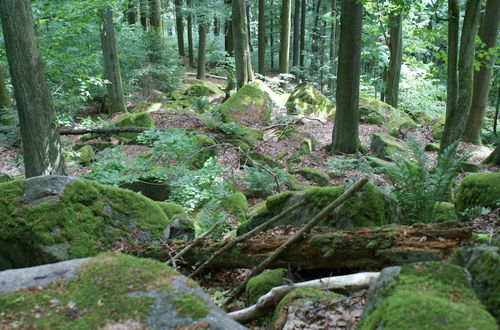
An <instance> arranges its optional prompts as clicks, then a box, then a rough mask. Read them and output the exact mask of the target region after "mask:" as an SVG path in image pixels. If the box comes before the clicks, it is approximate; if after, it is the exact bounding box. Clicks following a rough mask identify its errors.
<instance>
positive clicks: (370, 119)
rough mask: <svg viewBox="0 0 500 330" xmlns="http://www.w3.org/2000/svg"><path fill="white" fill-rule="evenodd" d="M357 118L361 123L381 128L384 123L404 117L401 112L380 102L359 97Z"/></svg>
mask: <svg viewBox="0 0 500 330" xmlns="http://www.w3.org/2000/svg"><path fill="white" fill-rule="evenodd" d="M359 116H360V118H359V120H360V122H362V123H367V124H375V125H380V126H382V125H384V123H387V122H389V121H391V120H394V119H397V118H400V117H405V116H406V115H405V114H404V113H403V112H402V111H400V110H398V109H396V108H394V107H392V106H390V105H389V104H387V103H384V102H382V101H380V100H377V99H371V98H366V97H360V98H359Z"/></svg>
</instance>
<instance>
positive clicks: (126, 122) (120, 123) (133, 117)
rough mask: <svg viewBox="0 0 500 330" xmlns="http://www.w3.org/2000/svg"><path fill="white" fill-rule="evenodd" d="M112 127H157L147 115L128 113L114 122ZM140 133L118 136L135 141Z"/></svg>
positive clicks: (143, 113) (120, 134)
mask: <svg viewBox="0 0 500 330" xmlns="http://www.w3.org/2000/svg"><path fill="white" fill-rule="evenodd" d="M112 125H113V126H116V127H127V126H137V127H151V128H152V127H155V122H154V120H153V118H152V117H151V116H150V115H149V114H147V113H145V112H141V113H126V114H124V115H122V116H120V117H118V118H116V119H115V120H113V121H112ZM137 135H138V133H119V134H118V136H120V137H122V138H125V139H135V138H136V137H137Z"/></svg>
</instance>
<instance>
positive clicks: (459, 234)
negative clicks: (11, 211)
mask: <svg viewBox="0 0 500 330" xmlns="http://www.w3.org/2000/svg"><path fill="white" fill-rule="evenodd" d="M348 1H351V0H348ZM389 228H390V229H389ZM291 236H293V234H288V235H276V233H274V232H273V231H272V230H270V231H267V232H265V233H262V234H260V235H258V236H256V237H254V238H251V239H249V240H248V241H245V242H244V243H242V244H239V245H236V246H234V247H233V248H231V249H230V250H228V251H227V252H225V253H224V254H222V255H221V256H220V257H219V258H217V259H214V260H213V262H211V263H210V265H209V267H208V268H211V269H221V268H253V267H255V266H257V265H259V264H260V263H261V262H262V261H263V260H265V259H267V258H268V257H269V256H270V255H271V254H272V253H273V252H274V251H275V250H276V249H277V248H279V247H280V246H281V245H282V244H283V243H285V242H286V241H287V240H288V239H289V238H290V237H291ZM471 236H472V233H471V229H470V228H468V227H466V226H462V225H458V224H452V223H441V224H431V225H423V224H420V225H415V226H395V225H394V226H390V227H376V228H361V229H350V230H334V229H332V230H331V231H328V230H327V229H322V231H321V234H318V233H312V234H308V235H306V236H305V237H304V239H302V240H300V241H298V242H296V243H294V244H293V246H292V247H291V248H289V249H287V250H286V251H284V252H283V253H282V254H280V257H279V258H277V259H275V260H274V261H273V262H272V263H271V264H270V265H268V267H269V268H278V267H286V268H288V267H291V268H293V269H301V270H315V269H316V270H321V269H334V270H344V271H346V270H348V271H350V272H352V271H358V270H363V271H367V270H379V269H382V268H384V267H389V266H395V265H402V264H405V263H410V262H416V261H431V260H432V261H436V260H446V259H447V257H448V256H449V255H450V254H451V253H453V251H454V250H455V249H456V248H458V247H459V246H460V242H462V241H463V240H467V239H470V238H471ZM170 247H171V248H173V249H176V250H179V251H180V250H182V248H183V246H182V245H179V246H175V245H173V246H172V245H171V246H170ZM218 248H220V240H212V239H207V240H205V241H204V242H201V243H200V244H199V245H197V246H196V247H194V248H193V249H192V250H191V252H190V253H189V254H187V255H185V256H184V258H183V259H184V262H185V263H187V264H188V265H196V264H201V263H203V262H204V261H206V260H207V259H208V258H210V256H211V255H212V254H213V253H215V251H217V250H218ZM142 251H143V247H140V248H138V252H134V251H127V253H132V254H136V253H139V254H140V253H141V252H142ZM145 254H146V256H149V257H154V258H155V259H159V260H165V261H167V260H168V259H170V254H171V250H168V251H166V250H165V251H163V252H162V251H160V252H158V250H153V249H151V251H148V252H146V253H145Z"/></svg>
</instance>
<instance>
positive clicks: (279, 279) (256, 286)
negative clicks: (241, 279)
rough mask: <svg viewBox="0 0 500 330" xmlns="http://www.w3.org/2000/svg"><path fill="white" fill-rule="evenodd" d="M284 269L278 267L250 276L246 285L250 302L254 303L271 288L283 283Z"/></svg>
mask: <svg viewBox="0 0 500 330" xmlns="http://www.w3.org/2000/svg"><path fill="white" fill-rule="evenodd" d="M285 274H286V269H284V268H278V269H272V270H267V271H265V272H263V273H261V274H259V275H257V276H254V277H252V278H251V279H250V280H249V281H248V283H247V287H246V293H247V295H248V300H249V303H250V304H252V305H253V304H255V303H256V302H257V300H258V299H259V298H260V297H261V296H263V295H265V294H266V293H268V292H269V290H271V289H272V288H274V287H276V286H280V285H282V284H283V278H284V277H285Z"/></svg>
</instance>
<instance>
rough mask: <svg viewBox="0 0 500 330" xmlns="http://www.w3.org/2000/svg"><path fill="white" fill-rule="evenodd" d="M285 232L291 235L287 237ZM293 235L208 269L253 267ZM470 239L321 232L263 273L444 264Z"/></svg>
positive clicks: (466, 235)
mask: <svg viewBox="0 0 500 330" xmlns="http://www.w3.org/2000/svg"><path fill="white" fill-rule="evenodd" d="M287 230H288V231H291V232H290V233H286V231H287ZM294 230H295V231H294ZM296 231H297V230H296V229H295V228H293V227H283V228H280V227H278V228H273V229H271V230H269V231H267V232H264V233H261V234H259V235H257V236H255V237H253V238H251V239H249V240H247V241H245V242H242V243H239V244H237V245H235V246H233V247H232V248H231V249H229V250H227V251H226V252H224V253H223V254H222V255H221V256H220V257H219V258H216V259H214V260H212V262H210V265H209V267H207V268H208V269H222V268H232V269H234V268H253V267H256V266H257V265H259V264H260V263H261V262H262V261H264V260H265V259H266V258H268V257H269V256H270V255H271V254H272V253H273V252H274V251H275V250H276V249H277V248H278V247H280V246H281V245H282V244H283V243H285V242H286V241H287V240H288V239H289V238H290V237H292V236H293V235H294V234H295V233H296ZM471 236H472V231H471V228H469V227H467V226H464V225H462V224H459V223H453V222H447V223H441V224H425V225H424V224H419V225H414V226H397V225H387V226H382V227H374V228H362V229H350V230H335V229H332V228H324V227H320V228H316V229H315V230H314V231H313V232H311V233H309V234H307V235H305V237H304V239H302V240H300V241H298V242H296V243H294V244H293V245H292V246H291V247H290V248H288V249H287V250H286V251H284V252H283V253H281V254H280V256H279V258H277V259H275V260H274V261H272V262H271V263H270V264H269V265H268V266H267V267H268V268H278V267H291V268H293V269H298V270H301V269H302V270H325V269H330V270H332V271H335V270H342V271H345V270H349V272H356V271H370V270H380V269H382V268H384V267H388V266H395V265H403V264H407V263H412V262H417V261H429V260H435V261H437V260H445V259H446V258H448V256H449V255H450V254H451V253H452V252H453V251H454V250H455V249H456V248H458V247H459V246H461V245H462V242H463V241H466V240H469V239H470V238H471ZM221 243H222V242H220V240H214V239H207V240H204V241H203V242H200V243H199V244H198V245H197V246H196V247H194V248H193V249H192V250H191V252H190V253H188V254H186V255H185V256H184V257H183V258H182V261H179V263H183V264H184V265H186V264H187V265H189V266H194V265H199V264H202V263H203V262H205V261H207V260H208V259H210V257H211V256H212V255H213V254H214V253H215V252H216V251H218V250H219V249H220V247H221ZM184 245H185V244H181V243H177V245H176V244H175V243H171V244H169V246H168V248H169V249H170V250H168V249H167V248H166V247H165V248H164V249H160V250H159V251H158V250H154V249H148V248H147V247H141V248H137V250H136V251H134V250H133V249H131V250H129V251H128V253H132V254H139V255H141V256H147V257H151V258H155V259H158V260H162V261H167V260H169V259H170V254H169V253H171V251H172V250H171V249H174V250H176V249H177V250H181V249H182V248H183V247H184Z"/></svg>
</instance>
